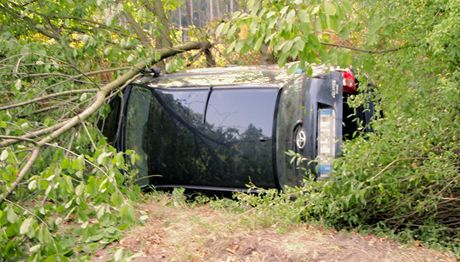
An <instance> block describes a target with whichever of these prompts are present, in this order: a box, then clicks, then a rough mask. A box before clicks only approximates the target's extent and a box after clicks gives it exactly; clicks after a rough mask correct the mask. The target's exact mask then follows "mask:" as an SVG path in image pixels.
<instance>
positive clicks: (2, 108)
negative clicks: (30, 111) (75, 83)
mask: <svg viewBox="0 0 460 262" xmlns="http://www.w3.org/2000/svg"><path fill="white" fill-rule="evenodd" d="M94 92H97V89H95V88H93V89H80V90H68V91H63V92H59V93H54V94H49V95H46V96H42V97H37V98H34V99H31V100H28V101H24V102H20V103H16V104H10V105H5V106H0V111H3V110H8V109H12V108H16V107H21V106H25V105H30V104H33V103H37V102H40V101H43V100H48V99H51V98H55V97H58V96H66V95H72V94H80V93H94Z"/></svg>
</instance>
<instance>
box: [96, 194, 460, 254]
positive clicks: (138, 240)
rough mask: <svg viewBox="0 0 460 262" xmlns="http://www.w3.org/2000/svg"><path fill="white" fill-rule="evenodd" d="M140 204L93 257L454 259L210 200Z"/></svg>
mask: <svg viewBox="0 0 460 262" xmlns="http://www.w3.org/2000/svg"><path fill="white" fill-rule="evenodd" d="M138 208H139V210H140V211H142V213H144V214H147V215H148V219H147V220H146V221H145V223H144V224H143V225H141V226H137V227H134V228H132V229H131V230H129V231H128V232H126V233H125V236H124V237H123V238H122V239H121V240H120V241H119V242H116V243H113V244H111V245H109V246H107V247H106V248H104V249H102V250H99V251H97V252H96V254H95V257H94V261H110V260H112V259H113V258H114V253H115V252H116V250H119V249H123V253H125V254H127V253H129V254H131V255H133V254H134V256H132V261H353V262H354V261H458V260H456V259H455V257H453V256H452V255H450V254H449V253H446V252H440V251H436V250H432V249H428V248H425V247H422V246H420V245H417V243H412V244H411V245H404V244H401V243H398V242H395V241H392V240H389V239H386V238H380V237H377V236H375V235H360V234H358V233H355V232H337V231H334V230H332V229H325V228H322V227H321V226H317V225H313V226H312V225H307V224H296V225H292V226H289V227H287V228H284V229H283V230H280V229H279V228H278V227H277V226H276V225H272V226H267V225H264V224H263V223H259V222H258V221H254V220H251V219H244V217H245V216H247V214H246V213H235V212H231V211H228V210H226V209H216V208H213V207H211V206H209V205H199V206H194V207H192V206H190V205H173V204H171V203H170V202H169V203H166V202H165V201H152V202H151V203H148V204H141V205H139V206H138Z"/></svg>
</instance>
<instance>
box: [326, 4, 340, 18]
mask: <svg viewBox="0 0 460 262" xmlns="http://www.w3.org/2000/svg"><path fill="white" fill-rule="evenodd" d="M323 7H324V12H325V13H326V15H328V16H333V15H335V14H336V13H337V9H336V7H335V5H334V4H333V3H331V2H324V4H323Z"/></svg>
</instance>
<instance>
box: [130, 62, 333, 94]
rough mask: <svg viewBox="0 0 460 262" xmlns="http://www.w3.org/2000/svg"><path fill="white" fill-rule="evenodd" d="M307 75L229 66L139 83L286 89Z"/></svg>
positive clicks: (320, 70)
mask: <svg viewBox="0 0 460 262" xmlns="http://www.w3.org/2000/svg"><path fill="white" fill-rule="evenodd" d="M313 69H314V70H313V76H315V75H320V74H323V73H324V72H325V69H326V67H325V66H315V67H313ZM303 76H304V74H303V72H299V73H294V74H288V73H287V70H286V69H285V68H280V67H278V66H277V65H264V66H229V67H212V68H200V69H192V70H186V71H183V72H178V73H172V74H164V75H160V76H159V77H154V76H153V74H146V75H144V76H143V77H142V78H140V79H139V80H137V81H136V82H135V83H136V84H141V85H147V86H150V87H153V88H185V87H210V86H213V87H216V86H217V87H218V86H231V87H277V88H281V87H283V86H284V85H285V84H286V83H287V82H289V81H290V80H293V79H296V78H300V77H303Z"/></svg>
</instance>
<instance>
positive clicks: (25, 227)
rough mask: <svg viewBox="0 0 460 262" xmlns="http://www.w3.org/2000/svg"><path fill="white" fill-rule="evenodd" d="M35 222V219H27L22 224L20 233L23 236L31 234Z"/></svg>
mask: <svg viewBox="0 0 460 262" xmlns="http://www.w3.org/2000/svg"><path fill="white" fill-rule="evenodd" d="M33 222H34V219H33V218H31V217H29V218H26V219H25V220H24V221H23V222H22V224H21V227H20V228H19V233H20V234H21V235H25V234H27V233H29V231H30V229H31V228H32V223H33Z"/></svg>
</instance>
